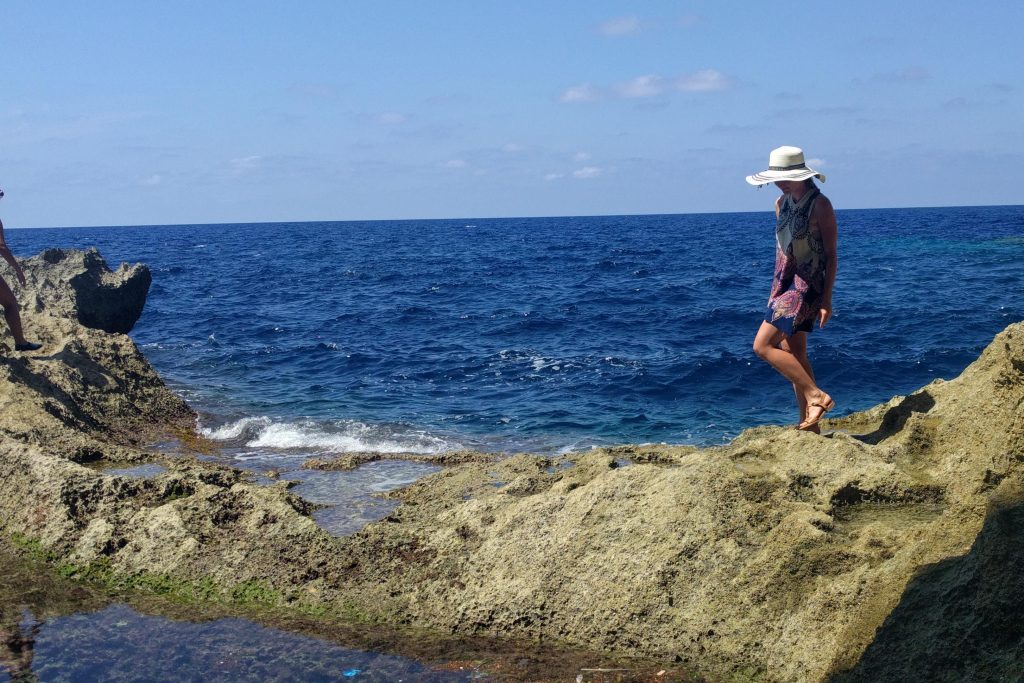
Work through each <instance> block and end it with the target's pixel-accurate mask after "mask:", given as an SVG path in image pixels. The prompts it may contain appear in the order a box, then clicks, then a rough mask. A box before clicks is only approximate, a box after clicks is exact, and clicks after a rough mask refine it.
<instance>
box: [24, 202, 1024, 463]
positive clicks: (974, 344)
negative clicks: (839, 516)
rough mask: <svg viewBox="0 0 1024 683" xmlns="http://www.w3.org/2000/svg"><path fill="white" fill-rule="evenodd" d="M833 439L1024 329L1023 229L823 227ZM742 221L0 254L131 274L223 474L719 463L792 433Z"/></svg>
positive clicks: (290, 226) (271, 235)
mask: <svg viewBox="0 0 1024 683" xmlns="http://www.w3.org/2000/svg"><path fill="white" fill-rule="evenodd" d="M838 219H839V274H838V278H837V283H836V293H835V298H834V305H835V316H834V318H833V320H832V321H831V322H830V323H829V324H828V325H827V326H826V328H825V329H824V330H818V329H816V330H815V331H814V333H813V334H812V335H811V338H810V343H809V348H810V356H811V361H812V363H813V365H814V368H815V372H816V374H817V377H818V381H819V384H820V385H821V386H822V387H823V388H824V389H825V390H826V391H828V392H829V393H830V394H831V395H832V396H833V397H834V398H835V400H836V402H837V411H836V413H835V414H843V413H846V412H850V411H855V410H860V409H863V408H867V407H869V406H871V405H874V404H876V403H878V402H880V401H885V400H887V399H888V398H890V397H891V396H893V395H894V394H903V393H907V392H910V391H913V390H914V389H916V388H918V387H920V386H922V385H923V384H926V383H927V382H929V381H931V380H932V379H934V378H936V377H943V378H950V377H954V376H956V375H957V374H958V373H959V372H960V371H961V370H963V368H964V367H965V366H966V365H967V364H968V363H970V362H971V361H972V360H974V358H976V357H977V355H978V353H979V352H980V351H981V349H982V348H984V347H985V345H986V344H988V343H989V342H990V341H991V339H992V337H993V335H995V334H996V333H997V332H999V331H1000V330H1002V329H1003V328H1004V327H1006V325H1008V324H1009V323H1011V322H1015V321H1018V320H1021V319H1024V286H1022V285H1024V207H1022V206H1002V207H959V208H935V209H894V210H852V211H839V212H838ZM773 240H774V217H773V215H772V214H771V213H770V212H768V211H765V212H763V213H729V214H690V215H656V216H603V217H567V218H506V219H458V220H455V219H453V220H417V221H366V222H324V223H287V224H270V223H261V224H238V225H182V226H133V227H111V228H61V229H33V230H9V231H8V243H9V244H10V245H11V247H12V248H13V249H14V251H15V252H16V253H17V254H18V255H19V256H23V257H24V256H30V255H32V254H35V253H38V252H39V251H40V250H42V249H43V248H46V247H53V246H60V247H88V246H95V247H97V248H98V249H99V250H100V251H101V252H102V254H103V255H104V256H105V257H106V258H107V260H108V262H109V263H110V264H111V266H112V267H115V268H116V267H117V265H118V263H119V262H121V261H129V262H133V263H134V262H142V263H146V264H148V265H149V266H150V268H151V269H152V271H153V278H154V279H153V286H152V289H151V292H150V297H149V300H148V302H147V304H146V309H145V312H144V313H143V316H142V318H141V319H140V320H139V323H138V325H137V326H136V328H135V330H134V331H133V332H132V336H133V337H134V339H135V340H136V342H137V343H138V344H139V345H140V346H141V348H142V350H143V352H144V353H145V354H146V356H147V357H148V358H149V359H150V361H151V362H152V363H153V364H154V365H155V366H156V368H157V369H158V370H159V371H160V373H161V374H162V375H163V377H164V378H165V379H166V380H167V381H168V382H169V383H170V384H171V386H172V387H173V388H174V389H175V390H176V391H178V392H180V393H181V394H182V395H183V396H184V397H185V398H186V399H187V400H188V401H189V402H190V403H191V404H192V405H193V406H194V407H195V408H196V409H197V410H199V411H200V413H201V415H202V417H201V427H202V428H203V429H204V430H205V431H206V433H207V434H209V435H210V436H212V437H213V438H216V439H219V440H221V441H222V442H223V443H224V444H225V446H226V447H227V448H228V449H229V450H232V452H233V453H235V455H236V457H237V458H238V459H243V460H244V459H246V458H250V457H256V458H264V457H271V458H272V457H276V456H282V457H283V456H290V455H295V456H300V455H301V456H303V457H304V456H307V455H309V454H316V453H324V452H344V451H354V450H382V451H416V452H433V451H443V450H450V449H458V448H467V447H468V448H479V449H485V450H491V451H503V452H514V451H520V450H530V451H537V452H559V451H565V450H572V449H582V448H588V447H590V446H592V445H595V444H609V443H622V442H667V443H689V444H718V443H721V442H724V441H727V440H728V439H730V438H732V437H733V436H735V435H736V434H737V433H738V432H739V431H740V430H742V429H744V428H746V427H751V426H754V425H762V424H785V423H793V422H795V421H796V410H795V406H794V399H793V395H792V391H791V389H790V387H789V385H788V384H787V383H786V382H785V381H784V380H783V379H782V378H781V377H780V376H778V375H776V374H775V373H774V371H772V370H771V369H770V368H769V367H768V366H767V365H765V364H764V363H762V362H761V361H759V360H758V359H757V358H756V357H755V356H754V355H753V353H752V351H751V341H752V339H753V336H754V333H755V331H756V330H757V327H758V325H759V324H760V320H761V316H762V313H763V309H764V305H765V302H766V299H767V295H768V288H769V285H770V280H771V275H772V268H773V264H774V242H773Z"/></svg>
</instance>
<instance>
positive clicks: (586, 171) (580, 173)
mask: <svg viewBox="0 0 1024 683" xmlns="http://www.w3.org/2000/svg"><path fill="white" fill-rule="evenodd" d="M603 172H604V169H601V168H598V167H597V166H584V167H583V168H580V169H577V170H575V171H573V172H572V177H573V178H596V177H597V176H599V175H601V173H603Z"/></svg>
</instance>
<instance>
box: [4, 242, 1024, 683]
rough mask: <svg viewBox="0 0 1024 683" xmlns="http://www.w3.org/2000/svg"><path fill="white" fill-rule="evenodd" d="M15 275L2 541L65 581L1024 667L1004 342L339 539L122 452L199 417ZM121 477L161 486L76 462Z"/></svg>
mask: <svg viewBox="0 0 1024 683" xmlns="http://www.w3.org/2000/svg"><path fill="white" fill-rule="evenodd" d="M97 256H98V255H97ZM76 258H77V257H76ZM82 258H83V260H85V257H82ZM36 259H37V262H36V265H34V266H33V275H32V285H33V289H32V292H31V294H32V296H36V297H38V298H37V303H36V306H34V307H32V306H27V307H26V308H27V309H28V310H27V313H26V318H27V320H26V324H27V326H28V327H29V329H32V330H38V331H40V336H41V338H42V340H43V341H44V342H45V343H46V344H47V346H46V347H45V348H44V351H43V354H44V355H42V356H39V357H36V358H30V359H25V358H21V357H17V358H8V359H7V360H6V361H5V362H4V363H3V364H2V365H0V406H2V409H0V528H2V531H3V533H5V534H7V535H8V536H13V535H17V536H18V537H19V538H22V539H29V540H30V541H31V542H32V543H34V544H37V545H38V546H39V547H40V548H42V549H45V550H46V551H47V552H48V553H49V554H50V555H51V556H52V557H54V558H55V559H56V560H57V561H59V562H61V563H62V564H64V565H66V566H70V567H77V568H78V571H80V572H81V573H83V574H89V575H93V576H96V575H101V576H107V577H120V579H121V580H125V579H133V580H137V581H142V582H143V583H145V581H156V579H154V578H153V577H158V578H159V581H161V582H165V583H170V584H173V585H177V586H192V587H193V588H194V592H195V595H197V596H202V595H215V594H216V595H221V596H228V597H233V598H235V599H247V600H253V599H256V600H259V601H260V602H261V603H265V604H267V605H278V606H285V605H304V606H306V607H309V608H315V609H316V610H325V611H328V612H331V613H336V614H342V613H344V614H350V615H358V616H359V617H360V618H364V619H376V620H383V621H388V622H391V623H393V624H404V623H410V624H416V625H420V626H430V627H435V628H441V629H444V630H447V631H449V632H452V633H455V634H460V635H461V634H495V635H503V636H510V637H517V638H518V637H528V638H531V639H534V640H543V641H552V642H569V643H575V644H580V645H585V646H588V647H596V648H602V649H606V650H609V651H614V652H617V653H625V654H632V655H638V656H644V657H648V658H657V659H660V660H663V661H676V662H682V663H684V664H685V665H686V666H688V667H692V668H693V669H695V670H697V671H702V672H704V673H705V674H707V675H709V676H711V677H713V678H728V677H740V678H744V677H745V679H748V680H765V681H824V680H829V679H831V678H836V679H837V680H877V679H878V677H879V675H881V674H880V672H885V675H886V676H889V677H891V678H895V679H899V678H909V679H917V680H933V679H934V680H942V679H944V678H950V673H949V671H950V669H949V668H948V667H950V666H953V665H954V663H957V664H956V666H957V667H959V668H957V669H956V671H959V672H962V673H964V675H965V676H966V677H968V678H972V679H973V680H1012V677H1013V676H1014V675H1015V673H1014V672H1016V671H1018V670H1019V662H1020V661H1021V660H1020V657H1021V655H1022V651H1024V644H1022V643H1024V636H1022V633H1021V629H1020V627H1019V624H1018V622H1019V619H1018V618H1016V616H1017V615H1019V613H1020V610H1021V609H1022V608H1024V604H1022V602H1024V597H1022V596H1024V593H1022V591H1021V585H1020V580H1021V579H1020V576H1021V575H1022V573H1021V571H1020V561H1021V560H1020V558H1021V551H1020V548H1021V547H1022V545H1024V525H1021V524H1019V523H1018V522H1019V518H1020V515H1021V512H1020V511H1021V509H1022V505H1024V494H1022V493H1021V492H1022V491H1024V465H1022V463H1024V323H1017V324H1014V325H1011V326H1010V327H1008V328H1007V329H1006V330H1005V331H1003V332H1002V333H1000V334H999V335H998V336H996V338H995V340H994V341H993V342H992V344H990V345H989V347H988V348H987V349H986V350H985V351H984V352H983V353H982V354H981V356H980V358H979V359H978V360H977V361H976V362H974V363H973V364H971V366H969V367H968V368H967V369H966V370H965V371H964V372H963V374H962V375H961V376H960V377H958V378H956V379H954V380H951V381H948V382H942V381H936V382H933V383H932V384H929V385H928V386H926V387H924V388H922V389H921V390H919V391H917V392H915V393H914V394H912V395H910V396H906V397H896V398H894V399H892V400H891V401H889V402H888V403H886V404H884V405H880V406H877V407H875V408H873V409H871V410H868V411H865V412H862V413H857V414H854V415H850V416H848V417H845V418H842V419H837V420H827V421H825V422H824V423H823V425H824V427H825V431H826V433H827V435H826V436H824V437H822V436H816V435H814V434H809V433H804V432H798V431H794V430H792V429H784V428H771V427H762V428H758V429H752V430H748V431H746V432H744V433H743V434H742V435H741V436H740V437H738V438H737V439H736V440H735V441H733V442H732V443H731V444H729V445H727V446H722V447H718V448H709V449H695V448H692V447H678V448H673V447H660V446H635V447H619V448H614V449H604V450H594V451H591V452H587V453H584V454H575V455H570V456H568V460H569V461H570V464H571V465H572V466H571V467H563V466H560V465H561V464H564V463H555V462H553V461H552V460H551V459H550V458H542V457H535V456H531V455H518V456H515V457H512V458H507V459H504V460H500V461H493V462H492V461H489V459H487V458H476V457H472V458H466V460H467V461H466V462H462V463H460V464H457V465H454V466H451V467H448V468H446V469H445V470H443V471H441V472H438V473H437V474H434V475H431V476H429V477H426V478H424V479H422V480H420V481H419V482H417V483H415V484H413V485H411V486H409V487H406V488H405V489H402V490H400V491H397V492H392V493H391V494H389V495H390V496H391V497H393V498H396V499H398V500H400V501H401V503H402V504H401V505H400V506H399V507H398V508H397V509H396V510H395V511H393V512H392V513H391V514H390V515H389V516H388V517H387V518H385V519H384V520H382V521H380V522H377V523H374V524H371V525H369V526H368V527H366V528H365V529H363V530H362V531H360V532H358V533H357V534H355V535H353V536H351V537H347V538H341V539H339V538H332V537H330V536H329V535H328V534H327V533H326V532H325V531H323V530H322V529H320V528H319V527H317V525H316V524H315V523H314V522H313V520H312V519H311V517H310V514H311V512H312V510H313V508H312V506H310V505H308V504H306V503H304V502H303V501H302V500H301V499H299V498H297V497H295V496H294V495H293V494H291V493H289V492H288V490H287V484H286V483H284V482H282V483H281V484H279V485H275V486H271V487H264V486H259V485H256V484H254V483H252V482H251V481H250V480H249V479H248V475H245V474H244V473H242V472H240V471H238V470H232V469H227V468H223V467H218V466H216V465H213V464H210V463H205V462H200V461H197V460H194V459H190V458H187V457H182V458H179V459H169V458H163V459H162V460H161V458H160V456H155V455H152V454H149V455H146V454H142V453H141V452H140V451H139V443H140V441H141V440H143V437H142V435H145V434H154V433H158V432H161V431H162V432H174V431H176V430H177V431H180V430H185V429H190V428H191V426H192V425H193V424H194V416H193V414H192V413H191V411H190V410H189V409H188V407H187V406H186V405H185V404H184V403H182V402H181V401H180V400H179V399H177V398H176V397H174V396H173V395H172V394H171V393H170V392H169V391H168V390H167V389H166V387H165V386H164V385H163V383H162V382H161V381H160V379H159V377H157V376H156V374H155V372H153V370H152V368H151V367H150V366H149V365H148V363H146V361H145V359H144V358H143V357H142V356H141V354H139V352H138V350H137V349H136V348H135V346H134V344H132V342H131V340H130V339H128V338H127V337H125V336H124V335H123V334H111V333H107V332H102V331H100V330H97V329H91V328H88V327H85V326H83V325H82V324H80V318H81V313H80V310H81V306H80V304H78V303H75V304H74V305H71V304H70V303H68V302H70V301H72V300H74V301H76V302H77V298H76V297H77V294H75V293H74V292H73V291H69V290H72V289H73V288H74V285H71V284H68V283H67V282H65V281H64V280H63V279H62V276H60V277H59V276H58V273H66V271H65V270H62V269H64V268H66V264H65V261H67V259H66V258H61V259H57V260H56V262H55V263H53V264H49V266H52V267H53V269H54V270H52V271H49V270H48V264H47V261H46V259H45V258H42V257H36ZM30 261H31V260H30ZM122 270H124V268H122ZM101 280H102V276H101ZM140 310H141V307H140ZM129 317H130V316H129ZM143 457H145V458H146V459H149V460H154V459H156V460H161V461H162V462H164V463H165V464H166V466H167V468H168V470H167V471H166V472H164V473H162V474H158V475H156V476H154V477H152V478H138V477H124V476H110V475H107V474H104V473H102V472H101V471H97V470H96V469H90V468H86V467H84V466H83V465H81V464H80V463H82V462H84V461H88V460H95V459H101V458H102V459H109V460H122V461H131V460H133V459H141V458H143ZM624 459H626V460H629V461H630V462H631V463H632V464H630V465H629V466H628V467H623V466H622V465H623V464H624V462H623V460H624ZM349 464H352V465H354V464H357V463H355V462H352V463H349V462H347V461H344V462H339V463H337V464H333V463H332V464H329V465H321V466H329V467H344V466H347V465H349ZM311 466H316V465H315V464H313V463H311ZM146 577H149V578H146ZM161 585H164V584H161ZM953 678H956V676H954V677H953Z"/></svg>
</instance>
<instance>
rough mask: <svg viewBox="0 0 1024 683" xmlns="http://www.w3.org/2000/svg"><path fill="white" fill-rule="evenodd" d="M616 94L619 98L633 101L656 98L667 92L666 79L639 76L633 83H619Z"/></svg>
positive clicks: (654, 76) (653, 76)
mask: <svg viewBox="0 0 1024 683" xmlns="http://www.w3.org/2000/svg"><path fill="white" fill-rule="evenodd" d="M615 92H616V94H618V96H619V97H622V98H625V99H628V100H631V99H637V98H641V97H654V96H655V95H660V94H661V93H663V92H665V79H664V78H662V77H661V76H656V75H653V74H651V75H647V76H637V77H636V78H634V79H633V80H631V81H626V82H625V83H619V84H618V85H616V86H615Z"/></svg>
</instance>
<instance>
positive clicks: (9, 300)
mask: <svg viewBox="0 0 1024 683" xmlns="http://www.w3.org/2000/svg"><path fill="white" fill-rule="evenodd" d="M0 306H3V307H4V318H5V319H6V320H7V326H8V327H9V328H11V336H12V337H14V343H15V344H25V343H27V340H26V339H25V334H24V332H23V331H22V329H21V314H20V313H19V308H18V299H17V298H16V297H15V296H14V292H12V291H11V288H10V287H9V286H8V285H7V283H6V282H4V279H3V278H0Z"/></svg>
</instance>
